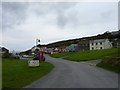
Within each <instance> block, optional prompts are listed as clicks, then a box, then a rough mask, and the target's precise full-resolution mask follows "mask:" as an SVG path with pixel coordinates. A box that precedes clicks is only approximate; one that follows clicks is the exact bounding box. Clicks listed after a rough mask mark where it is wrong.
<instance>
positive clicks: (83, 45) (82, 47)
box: [78, 40, 90, 51]
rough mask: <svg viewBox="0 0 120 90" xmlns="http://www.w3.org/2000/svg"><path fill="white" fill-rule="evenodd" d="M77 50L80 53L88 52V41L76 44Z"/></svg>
mask: <svg viewBox="0 0 120 90" xmlns="http://www.w3.org/2000/svg"><path fill="white" fill-rule="evenodd" d="M78 49H79V50H81V51H84V50H90V42H89V41H88V40H81V41H80V42H79V43H78Z"/></svg>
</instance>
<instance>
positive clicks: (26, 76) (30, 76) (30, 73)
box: [2, 59, 54, 89]
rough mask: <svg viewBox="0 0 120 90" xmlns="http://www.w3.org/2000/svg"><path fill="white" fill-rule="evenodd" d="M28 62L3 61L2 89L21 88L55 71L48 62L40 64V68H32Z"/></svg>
mask: <svg viewBox="0 0 120 90" xmlns="http://www.w3.org/2000/svg"><path fill="white" fill-rule="evenodd" d="M27 63H28V62H27V60H17V59H3V60H2V76H3V77H2V88H3V89H4V88H21V87H23V86H25V85H28V84H30V83H31V82H33V81H35V80H37V79H39V78H41V77H43V76H44V75H46V74H47V73H49V72H50V71H51V70H52V69H53V67H54V66H53V65H52V64H50V63H48V62H42V63H40V67H34V68H30V67H28V65H27Z"/></svg>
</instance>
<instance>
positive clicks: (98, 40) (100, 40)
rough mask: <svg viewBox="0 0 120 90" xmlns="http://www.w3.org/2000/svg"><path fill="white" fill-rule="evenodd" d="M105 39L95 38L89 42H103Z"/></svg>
mask: <svg viewBox="0 0 120 90" xmlns="http://www.w3.org/2000/svg"><path fill="white" fill-rule="evenodd" d="M106 40H107V39H97V40H91V41H90V42H91V43H98V42H105V41H106Z"/></svg>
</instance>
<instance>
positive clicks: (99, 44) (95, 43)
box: [90, 39, 112, 50]
mask: <svg viewBox="0 0 120 90" xmlns="http://www.w3.org/2000/svg"><path fill="white" fill-rule="evenodd" d="M108 48H112V43H111V42H110V41H109V40H108V39H97V40H91V41H90V50H97V49H108Z"/></svg>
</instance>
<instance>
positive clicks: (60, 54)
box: [50, 52, 73, 58]
mask: <svg viewBox="0 0 120 90" xmlns="http://www.w3.org/2000/svg"><path fill="white" fill-rule="evenodd" d="M71 54H73V52H61V53H58V54H50V56H51V57H54V58H61V57H65V56H69V55H71Z"/></svg>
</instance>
